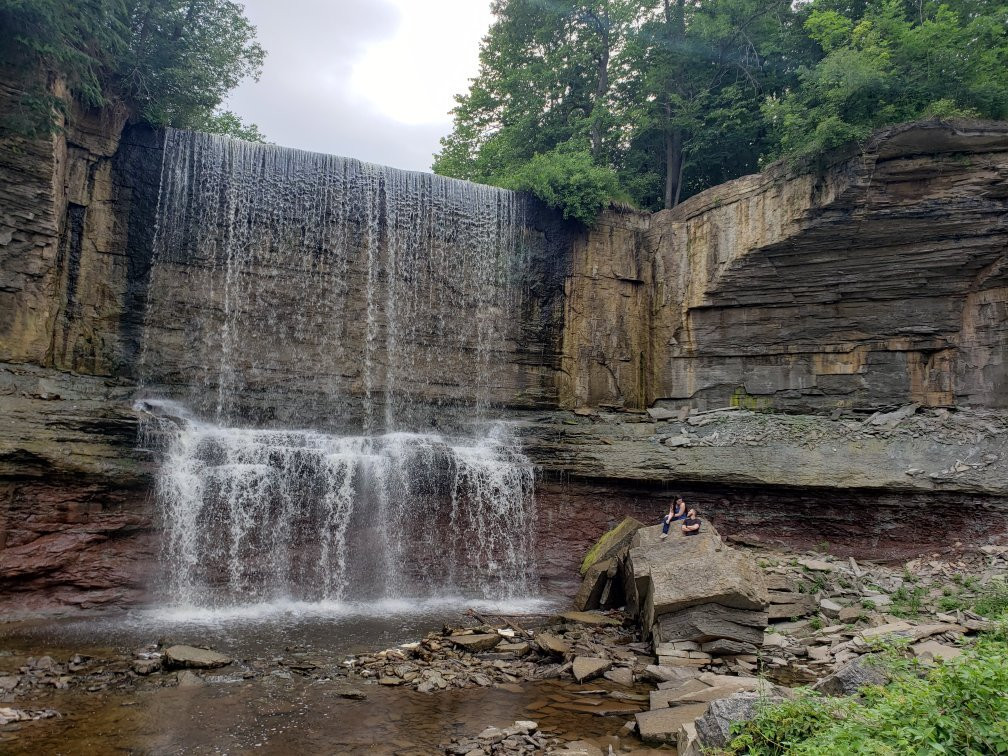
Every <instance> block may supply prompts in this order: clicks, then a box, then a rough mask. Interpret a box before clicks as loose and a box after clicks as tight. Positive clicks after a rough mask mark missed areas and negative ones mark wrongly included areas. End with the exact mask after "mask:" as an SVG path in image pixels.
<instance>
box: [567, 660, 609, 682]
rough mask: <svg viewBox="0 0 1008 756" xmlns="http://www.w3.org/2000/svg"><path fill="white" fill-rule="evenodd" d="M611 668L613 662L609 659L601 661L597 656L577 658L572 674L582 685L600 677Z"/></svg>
mask: <svg viewBox="0 0 1008 756" xmlns="http://www.w3.org/2000/svg"><path fill="white" fill-rule="evenodd" d="M611 667H612V662H611V661H609V660H608V659H600V658H599V657H597V656H575V657H574V662H573V666H572V667H571V673H572V674H573V675H574V679H575V680H577V681H578V682H579V683H580V682H584V681H585V680H591V679H592V678H594V677H598V676H599V675H601V674H602V673H603V672H605V671H607V670H608V669H610V668H611Z"/></svg>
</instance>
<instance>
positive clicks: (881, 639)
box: [578, 520, 1008, 756]
mask: <svg viewBox="0 0 1008 756" xmlns="http://www.w3.org/2000/svg"><path fill="white" fill-rule="evenodd" d="M674 533H675V531H674V530H673V535H672V536H670V537H669V538H668V539H667V540H664V539H662V538H661V528H660V527H651V528H648V527H642V526H641V525H640V523H637V522H635V521H632V520H626V521H624V522H623V523H621V524H620V525H619V526H618V527H617V528H615V529H613V530H612V531H610V532H609V533H607V534H606V535H605V536H603V537H602V538H601V539H600V540H599V542H598V544H596V546H595V547H594V548H593V549H592V550H591V551H589V554H588V557H586V559H585V564H583V565H582V571H583V574H584V576H585V577H584V583H583V585H582V590H581V592H580V593H579V594H578V601H579V602H580V605H581V607H582V608H584V607H590V606H592V605H593V604H596V603H597V602H598V601H599V600H600V596H601V593H600V592H599V590H598V585H599V584H600V583H603V582H606V581H609V582H611V581H613V580H615V579H617V578H621V579H622V581H623V584H624V586H625V599H626V611H627V614H628V615H629V616H631V617H635V618H636V619H637V622H638V624H639V627H640V629H641V632H642V634H643V636H644V637H646V638H650V640H651V641H652V645H651V648H652V649H653V651H654V654H655V655H656V656H657V659H656V663H654V664H651V665H648V666H647V667H645V669H644V670H643V673H642V674H639V675H635V679H643V680H647V681H650V682H652V683H653V684H655V685H656V689H655V690H654V691H652V692H651V694H650V700H649V702H648V703H649V709H648V710H646V711H641V712H639V713H637V714H636V715H635V721H634V722H633V723H632V724H631V723H628V726H631V727H632V728H634V729H635V730H636V732H637V733H638V734H639V736H640V737H641V739H642V740H644V741H645V742H646V743H651V744H656V745H657V744H674V745H676V746H677V748H678V749H679V753H680V754H682V755H683V756H699V754H701V753H704V752H705V751H706V750H710V749H715V750H716V749H719V748H723V747H725V746H726V745H727V743H728V742H729V738H730V730H731V725H732V723H733V722H738V721H743V720H746V719H750V718H752V716H753V712H754V707H755V706H756V704H757V702H758V701H760V700H771V701H772V700H784V699H785V698H788V697H790V696H791V695H792V694H793V693H792V689H791V687H792V686H795V685H811V686H812V688H813V689H814V690H816V691H818V692H819V693H821V694H823V695H830V696H850V695H857V694H858V692H859V690H860V689H861V688H862V687H864V686H865V685H880V684H885V683H886V682H888V676H887V674H886V672H885V671H884V668H883V667H881V666H880V665H878V664H876V663H875V657H876V656H877V652H878V651H879V648H880V643H897V644H903V645H904V646H905V649H906V651H905V653H906V654H907V655H908V656H912V657H915V658H917V659H918V660H919V661H920V662H921V663H923V664H934V663H940V662H942V661H947V660H951V659H954V658H956V657H957V656H959V655H960V654H961V653H962V650H961V649H962V646H963V645H964V644H967V643H969V642H970V641H971V638H972V637H973V636H974V635H975V634H976V633H978V632H982V631H985V630H991V629H994V623H993V622H992V621H991V620H990V619H988V618H986V617H984V616H982V615H981V614H980V613H979V612H978V611H977V609H979V608H982V607H983V606H985V604H984V601H985V600H986V601H987V602H988V604H986V605H993V604H992V603H991V602H992V601H995V600H997V601H1001V602H1004V601H1006V600H1008V585H1006V583H1005V578H1006V575H1008V546H999V545H987V546H983V547H982V548H980V549H979V550H977V551H976V552H972V553H968V554H963V555H961V556H958V557H955V558H953V559H952V560H951V561H945V560H943V559H942V558H941V557H940V556H939V555H937V554H935V555H932V556H931V557H926V556H925V557H920V558H917V559H913V560H911V561H909V562H907V563H905V564H903V565H901V566H899V567H891V566H885V565H876V564H867V563H861V564H859V563H858V562H857V561H855V560H854V559H852V558H846V559H844V558H839V557H834V556H831V555H829V554H826V553H816V552H807V553H805V554H802V555H783V554H780V553H771V552H760V553H758V554H755V553H742V552H740V551H738V550H735V549H731V548H728V547H726V546H725V545H724V544H723V543H722V542H721V541H720V538H718V536H717V534H716V533H715V532H714V531H713V529H712V528H710V526H709V525H706V524H705V526H704V537H703V538H700V537H690V536H679V537H675V536H674ZM614 544H620V545H619V546H615V545H614ZM756 556H758V557H759V558H758V559H757V558H756ZM603 557H604V559H603ZM593 560H595V561H593ZM597 564H602V565H603V566H602V567H600V568H599V569H593V566H594V565H597ZM970 607H974V608H973V609H971V608H970Z"/></svg>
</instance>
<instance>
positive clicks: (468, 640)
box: [449, 633, 502, 653]
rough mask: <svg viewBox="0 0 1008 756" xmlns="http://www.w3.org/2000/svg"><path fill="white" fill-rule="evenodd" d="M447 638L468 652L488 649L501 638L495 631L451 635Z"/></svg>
mask: <svg viewBox="0 0 1008 756" xmlns="http://www.w3.org/2000/svg"><path fill="white" fill-rule="evenodd" d="M449 640H450V641H451V642H452V643H454V644H455V645H456V646H458V647H459V648H461V649H464V650H466V651H469V652H470V653H477V652H479V651H489V650H490V649H491V648H493V647H494V646H496V645H497V644H499V643H500V642H501V640H502V638H501V636H500V635H498V634H497V633H479V634H470V635H453V636H451V637H450V638H449Z"/></svg>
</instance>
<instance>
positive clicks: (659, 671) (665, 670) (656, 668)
mask: <svg viewBox="0 0 1008 756" xmlns="http://www.w3.org/2000/svg"><path fill="white" fill-rule="evenodd" d="M698 673H699V671H698V670H697V669H696V668H691V667H665V666H662V665H660V664H649V665H648V666H646V667H645V668H644V676H645V677H646V678H647V679H649V680H652V681H653V682H656V683H665V682H672V681H677V682H685V681H686V680H689V679H690V678H693V677H696V676H697V674H698Z"/></svg>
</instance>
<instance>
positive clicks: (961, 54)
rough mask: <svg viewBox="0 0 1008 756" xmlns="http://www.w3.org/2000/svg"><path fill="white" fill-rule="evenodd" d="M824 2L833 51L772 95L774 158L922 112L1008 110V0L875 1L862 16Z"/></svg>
mask: <svg viewBox="0 0 1008 756" xmlns="http://www.w3.org/2000/svg"><path fill="white" fill-rule="evenodd" d="M834 5H835V3H833V2H831V1H830V0H816V1H815V2H813V4H812V11H811V13H810V14H809V17H808V20H807V21H806V23H805V29H806V30H807V32H808V34H809V36H810V38H811V39H812V40H813V41H815V42H817V43H818V44H819V45H820V46H821V48H822V50H823V51H824V53H825V54H824V56H823V57H822V59H821V60H820V61H819V62H818V63H817V64H816V65H814V66H812V67H809V68H807V69H805V70H803V71H802V72H801V77H800V78H801V86H799V87H798V88H797V89H795V90H793V91H790V92H785V93H781V94H779V95H776V96H771V97H770V98H768V100H767V102H766V104H765V106H764V109H763V112H764V115H765V116H766V117H767V119H768V121H769V125H770V127H771V129H772V131H773V134H774V136H775V139H776V141H777V145H776V147H775V148H773V149H772V150H770V153H769V154H770V156H778V155H792V156H802V155H814V154H817V153H820V152H823V151H825V150H828V149H831V148H833V147H837V146H839V145H841V144H844V143H846V142H850V141H854V140H859V139H863V138H864V137H865V136H867V135H868V134H869V133H871V131H873V130H874V129H877V128H879V127H881V126H885V125H888V124H894V123H900V122H904V121H911V120H916V119H919V118H928V117H941V118H948V117H953V116H974V117H976V116H980V117H984V118H993V119H1003V118H1005V117H1008V77H1006V76H1005V73H1004V72H1005V70H1006V68H1005V67H1006V65H1008V4H1004V3H991V4H987V5H983V4H974V3H962V2H960V3H935V2H920V3H917V2H914V3H908V2H903V1H902V0H873V1H872V2H868V3H867V4H866V7H865V8H864V10H863V12H862V13H861V14H860V15H857V14H854V13H851V11H847V12H846V15H845V13H844V12H843V11H841V10H838V9H836V8H834V7H833V6H834Z"/></svg>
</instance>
